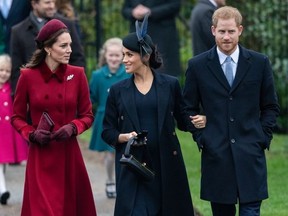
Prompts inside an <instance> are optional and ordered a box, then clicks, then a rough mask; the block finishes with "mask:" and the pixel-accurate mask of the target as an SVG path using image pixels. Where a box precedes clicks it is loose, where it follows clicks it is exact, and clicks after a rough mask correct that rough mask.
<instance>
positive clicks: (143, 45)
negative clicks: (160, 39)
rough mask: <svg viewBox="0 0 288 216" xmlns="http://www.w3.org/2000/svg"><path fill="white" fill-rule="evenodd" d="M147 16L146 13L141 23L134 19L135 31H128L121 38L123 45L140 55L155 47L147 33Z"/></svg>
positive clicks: (150, 51) (149, 52)
mask: <svg viewBox="0 0 288 216" xmlns="http://www.w3.org/2000/svg"><path fill="white" fill-rule="evenodd" d="M148 16H149V15H148V14H147V15H146V16H145V17H144V19H143V22H142V23H141V22H139V21H138V20H136V22H135V27H136V32H133V33H130V34H128V35H127V36H126V37H124V38H123V46H124V47H126V48H127V49H129V50H131V51H134V52H138V53H140V54H141V56H142V57H143V55H146V54H148V55H150V54H151V53H152V52H153V50H154V48H155V45H154V43H153V41H152V39H151V37H150V36H149V35H148V34H147V25H148Z"/></svg>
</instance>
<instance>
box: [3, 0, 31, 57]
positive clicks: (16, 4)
mask: <svg viewBox="0 0 288 216" xmlns="http://www.w3.org/2000/svg"><path fill="white" fill-rule="evenodd" d="M30 10H31V4H30V1H27V0H13V1H12V4H11V8H10V10H9V14H8V17H7V18H4V17H3V15H2V13H0V20H1V22H2V25H3V26H4V29H5V31H4V41H5V52H6V53H9V52H10V35H11V28H12V27H13V26H14V25H16V24H17V23H19V22H21V21H22V20H24V19H25V18H26V17H28V15H29V13H30Z"/></svg>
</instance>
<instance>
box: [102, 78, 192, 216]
mask: <svg viewBox="0 0 288 216" xmlns="http://www.w3.org/2000/svg"><path fill="white" fill-rule="evenodd" d="M154 77H155V80H154V82H156V91H157V110H158V113H157V115H158V120H157V121H158V134H159V137H158V144H159V152H160V153H161V154H160V155H159V158H160V167H161V168H160V170H161V191H162V194H161V197H162V200H161V203H162V206H161V209H162V215H163V216H177V215H181V216H185V215H187V216H191V215H194V214H193V207H192V199H191V195H190V190H189V185H188V180H187V174H186V169H185V165H184V161H183V157H182V153H181V148H180V144H179V141H178V138H177V135H176V132H175V119H176V120H177V123H178V127H179V128H180V129H185V124H184V121H183V119H182V118H183V116H184V115H183V113H182V111H181V110H183V109H182V108H181V107H182V105H183V100H182V95H181V88H180V85H179V82H178V80H177V79H176V78H174V77H171V76H168V75H164V74H158V73H155V76H154ZM133 79H134V76H132V77H131V78H129V79H125V80H123V81H120V82H118V83H117V84H115V85H113V86H112V87H111V89H110V92H109V96H108V99H107V104H106V111H105V117H104V123H103V132H102V137H103V139H104V140H105V141H106V142H107V143H108V144H110V145H112V146H114V147H115V148H116V186H117V198H116V205H115V215H117V216H129V215H131V212H132V209H133V206H134V200H135V196H136V192H137V185H138V184H139V181H138V179H137V178H136V177H135V175H134V174H133V173H132V172H131V171H129V170H127V168H126V167H123V166H122V165H121V164H120V163H119V160H120V158H121V156H122V154H123V153H124V150H125V147H126V143H118V136H119V134H120V133H129V132H132V131H136V132H139V131H140V123H139V119H138V116H137V111H136V104H135V99H134V93H133V92H134V91H133V89H134V88H135V85H134V83H133ZM148 144H149V143H148ZM156 175H157V174H156Z"/></svg>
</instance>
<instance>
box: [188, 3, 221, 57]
mask: <svg viewBox="0 0 288 216" xmlns="http://www.w3.org/2000/svg"><path fill="white" fill-rule="evenodd" d="M216 9H217V7H215V6H214V5H213V4H212V3H211V1H209V0H199V1H198V2H197V4H196V5H195V7H194V8H193V10H192V11H191V17H190V22H189V27H190V31H191V35H192V48H193V55H194V56H195V55H198V54H200V53H202V52H205V51H207V50H209V49H211V48H212V47H213V46H214V45H215V37H214V36H213V34H212V31H211V26H212V15H213V13H214V11H215V10H216Z"/></svg>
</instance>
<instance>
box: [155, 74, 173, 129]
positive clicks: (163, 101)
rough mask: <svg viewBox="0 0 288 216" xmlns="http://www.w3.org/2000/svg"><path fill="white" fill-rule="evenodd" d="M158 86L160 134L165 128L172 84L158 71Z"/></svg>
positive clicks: (156, 76) (156, 75)
mask: <svg viewBox="0 0 288 216" xmlns="http://www.w3.org/2000/svg"><path fill="white" fill-rule="evenodd" d="M154 77H155V82H156V83H157V84H156V87H157V107H158V110H157V112H158V122H159V124H158V130H159V134H161V130H162V128H163V124H164V120H165V115H166V112H167V109H168V107H169V104H168V101H169V99H170V98H169V96H168V95H170V91H171V90H170V85H169V84H168V83H167V82H165V80H163V79H162V77H161V76H159V75H158V74H157V73H154Z"/></svg>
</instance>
